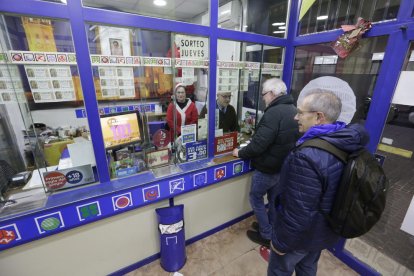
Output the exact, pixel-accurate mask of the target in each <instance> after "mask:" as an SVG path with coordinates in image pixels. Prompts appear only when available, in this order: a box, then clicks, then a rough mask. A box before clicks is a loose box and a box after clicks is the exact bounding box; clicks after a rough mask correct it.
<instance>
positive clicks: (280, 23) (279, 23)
mask: <svg viewBox="0 0 414 276" xmlns="http://www.w3.org/2000/svg"><path fill="white" fill-rule="evenodd" d="M283 25H285V22H275V23H272V26H283Z"/></svg>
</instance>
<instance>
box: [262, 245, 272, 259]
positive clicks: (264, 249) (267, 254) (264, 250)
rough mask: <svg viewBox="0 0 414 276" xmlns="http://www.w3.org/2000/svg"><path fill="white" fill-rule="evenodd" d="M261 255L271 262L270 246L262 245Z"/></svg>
mask: <svg viewBox="0 0 414 276" xmlns="http://www.w3.org/2000/svg"><path fill="white" fill-rule="evenodd" d="M260 256H262V258H263V259H264V260H265V261H266V262H269V258H270V248H267V247H266V246H260Z"/></svg>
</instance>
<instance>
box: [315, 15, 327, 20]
mask: <svg viewBox="0 0 414 276" xmlns="http://www.w3.org/2000/svg"><path fill="white" fill-rule="evenodd" d="M325 19H328V16H327V15H320V16H318V17H316V20H325Z"/></svg>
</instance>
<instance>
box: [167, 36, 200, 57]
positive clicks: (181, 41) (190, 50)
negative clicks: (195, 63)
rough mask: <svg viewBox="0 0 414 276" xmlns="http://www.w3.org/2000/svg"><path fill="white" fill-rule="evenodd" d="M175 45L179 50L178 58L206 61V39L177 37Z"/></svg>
mask: <svg viewBox="0 0 414 276" xmlns="http://www.w3.org/2000/svg"><path fill="white" fill-rule="evenodd" d="M175 43H176V45H177V47H179V48H180V58H183V59H208V38H206V37H197V36H186V35H177V36H176V38H175Z"/></svg>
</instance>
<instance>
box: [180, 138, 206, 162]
mask: <svg viewBox="0 0 414 276" xmlns="http://www.w3.org/2000/svg"><path fill="white" fill-rule="evenodd" d="M185 152H186V159H187V161H193V160H197V159H203V158H206V157H207V140H203V141H199V142H193V143H187V144H186V145H185Z"/></svg>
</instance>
